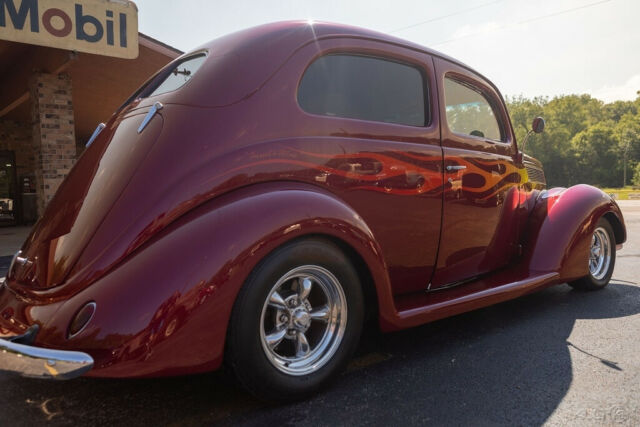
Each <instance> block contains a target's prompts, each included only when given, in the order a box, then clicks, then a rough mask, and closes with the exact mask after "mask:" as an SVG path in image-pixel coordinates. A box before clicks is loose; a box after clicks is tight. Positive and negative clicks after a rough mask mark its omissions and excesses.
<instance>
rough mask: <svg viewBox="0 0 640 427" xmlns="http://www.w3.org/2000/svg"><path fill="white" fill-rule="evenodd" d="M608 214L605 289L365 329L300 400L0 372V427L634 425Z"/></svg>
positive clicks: (634, 254) (170, 383) (204, 383)
mask: <svg viewBox="0 0 640 427" xmlns="http://www.w3.org/2000/svg"><path fill="white" fill-rule="evenodd" d="M620 205H621V207H622V209H623V213H624V215H625V220H626V223H627V228H628V241H627V243H626V244H625V247H624V249H623V250H622V251H620V252H619V253H618V259H617V265H616V270H615V272H614V276H613V280H612V282H611V284H610V285H609V286H608V287H607V288H606V289H605V290H603V291H600V292H592V293H584V292H577V291H573V290H572V289H571V288H570V287H568V286H566V285H561V286H556V287H553V288H550V289H547V290H544V291H542V292H539V293H536V294H533V295H529V296H527V297H524V298H521V299H518V300H514V301H510V302H507V303H503V304H499V305H497V306H493V307H489V308H486V309H482V310H479V311H475V312H471V313H467V314H464V315H460V316H456V317H454V318H450V319H445V320H441V321H438V322H435V323H432V324H429V325H425V326H422V327H418V328H414V329H411V330H407V331H402V332H398V333H392V334H386V335H380V334H378V333H376V332H375V331H371V332H370V333H368V334H367V336H366V337H365V338H364V339H363V342H362V344H361V347H360V349H359V351H358V354H357V356H356V357H355V358H354V360H353V362H352V363H351V365H350V367H349V369H348V370H347V372H345V373H344V374H343V375H341V376H340V377H339V378H338V379H337V381H335V383H334V384H332V386H331V387H330V388H329V389H328V390H326V391H324V392H323V393H321V394H320V395H318V396H316V397H315V398H313V399H311V400H308V401H304V402H299V403H296V404H290V405H280V406H278V405H269V404H266V403H263V402H260V401H257V400H255V399H254V398H252V397H251V396H249V395H247V394H246V393H245V392H244V391H242V390H241V389H240V388H239V387H238V386H237V385H236V384H235V383H234V381H233V379H231V378H229V377H228V376H227V375H226V374H225V373H224V372H216V373H212V374H207V375H198V376H191V377H179V378H164V379H147V380H105V379H89V378H81V379H78V380H74V381H69V382H48V381H42V380H32V379H24V378H19V377H16V376H13V375H9V374H6V373H0V425H12V426H13V425H34V424H44V423H47V424H51V425H75V424H83V425H89V424H100V425H102V424H110V425H113V424H117V425H120V424H122V425H124V424H126V425H140V424H162V425H167V424H168V425H175V424H180V425H183V424H186V425H200V424H223V425H225V424H234V425H236V424H244V425H276V424H278V425H309V424H310V425H361V424H381V425H385V424H391V425H407V424H409V425H416V424H436V425H443V424H447V425H450V424H455V425H460V424H463V425H495V424H502V425H505V424H508V425H514V424H516V425H539V424H549V425H580V426H583V425H602V424H607V425H639V424H640V356H639V355H640V339H638V334H639V333H640V201H623V202H621V203H620ZM1 234H2V233H0V239H4V240H3V242H1V243H0V247H4V246H6V245H7V244H8V243H7V242H8V239H9V237H8V236H4V235H1ZM3 245H4V246H3ZM16 249H17V248H16ZM5 255H6V254H5Z"/></svg>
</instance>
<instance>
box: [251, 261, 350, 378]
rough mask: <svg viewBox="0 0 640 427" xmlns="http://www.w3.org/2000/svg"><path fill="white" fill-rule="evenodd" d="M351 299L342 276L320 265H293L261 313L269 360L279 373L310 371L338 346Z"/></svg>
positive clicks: (269, 295)
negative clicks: (344, 287) (343, 283)
mask: <svg viewBox="0 0 640 427" xmlns="http://www.w3.org/2000/svg"><path fill="white" fill-rule="evenodd" d="M346 325H347V302H346V298H345V295H344V291H343V289H342V286H341V285H340V282H339V281H338V279H337V278H336V277H335V276H334V275H333V274H332V273H331V272H330V271H328V270H326V269H324V268H322V267H320V266H317V265H305V266H301V267H297V268H294V269H293V270H291V271H289V272H288V273H286V274H285V275H284V276H282V277H281V278H280V279H279V280H278V281H277V282H276V284H275V285H274V286H273V287H272V288H271V291H270V292H269V294H268V297H267V300H266V301H265V303H264V306H263V308H262V314H261V316H260V338H261V343H262V348H263V350H264V352H265V355H266V356H267V359H269V361H270V362H271V363H272V364H273V365H274V366H275V367H276V368H277V369H278V370H279V371H281V372H283V373H286V374H289V375H308V374H311V373H313V372H315V371H317V370H318V369H320V368H321V367H322V366H323V365H325V364H326V363H327V362H328V361H329V360H331V358H332V356H333V355H334V354H335V352H336V350H337V349H338V347H339V346H340V343H341V341H342V338H343V336H344V332H345V329H346Z"/></svg>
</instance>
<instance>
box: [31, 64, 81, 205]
mask: <svg viewBox="0 0 640 427" xmlns="http://www.w3.org/2000/svg"><path fill="white" fill-rule="evenodd" d="M30 88H31V117H32V125H33V127H32V129H33V130H32V137H33V146H34V151H35V153H34V154H35V156H34V157H35V166H36V167H35V171H36V173H35V178H36V191H37V193H38V212H39V214H40V215H42V213H43V212H44V207H45V206H46V204H47V203H48V202H49V201H50V200H51V198H52V197H53V195H54V194H55V192H56V190H57V189H58V187H59V186H60V183H62V180H63V179H64V178H65V177H66V176H67V174H68V173H69V171H70V170H71V167H72V166H73V164H74V162H75V160H76V141H75V130H74V121H73V103H72V101H71V100H72V96H71V79H70V77H69V76H68V75H66V74H60V75H57V76H56V75H52V74H44V73H34V75H33V76H32V79H31V83H30Z"/></svg>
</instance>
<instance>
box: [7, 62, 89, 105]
mask: <svg viewBox="0 0 640 427" xmlns="http://www.w3.org/2000/svg"><path fill="white" fill-rule="evenodd" d="M77 58H78V53H77V52H75V51H74V52H70V54H69V59H68V60H67V61H66V62H65V63H64V64H62V65H61V66H59V67H58V68H56V69H55V71H54V72H53V73H51V74H55V75H58V74H60V73H62V72H63V71H64V70H66V69H67V68H69V66H70V65H71V63H72V62H73V61H75V60H76V59H77ZM30 97H31V95H30V94H29V92H28V91H27V92H25V93H23V94H22V95H20V96H19V97H18V99H16V100H15V101H13V102H11V103H10V104H9V105H7V106H6V107H4V108H3V109H2V110H0V117H4V116H6V115H7V114H9V113H10V112H11V111H13V110H15V109H16V108H18V107H19V106H20V105H22V103H24V102H27V101H28V100H29V98H30Z"/></svg>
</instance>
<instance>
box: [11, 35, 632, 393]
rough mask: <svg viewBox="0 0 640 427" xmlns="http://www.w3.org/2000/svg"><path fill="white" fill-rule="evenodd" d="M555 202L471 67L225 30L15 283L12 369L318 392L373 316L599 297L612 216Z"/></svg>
mask: <svg viewBox="0 0 640 427" xmlns="http://www.w3.org/2000/svg"><path fill="white" fill-rule="evenodd" d="M543 125H544V122H543V121H542V120H541V119H536V120H535V121H534V126H533V129H532V131H535V132H539V131H541V130H542V127H543ZM545 187H546V183H545V175H544V172H543V170H542V166H541V164H540V162H538V161H537V160H535V159H534V158H532V157H530V156H528V155H527V154H525V153H524V152H523V141H521V142H520V143H519V144H518V143H517V142H516V139H515V135H514V131H513V128H512V125H511V122H510V119H509V115H508V113H507V109H506V107H505V103H504V100H503V98H502V96H501V95H500V92H499V91H498V89H497V88H496V87H495V86H494V85H493V84H492V83H491V82H490V81H489V80H487V79H486V78H484V77H483V76H482V75H480V74H478V73H477V72H475V71H474V70H473V69H471V68H470V67H468V66H466V65H464V64H462V63H460V62H459V61H457V60H455V59H452V58H448V57H446V56H445V55H442V54H440V53H438V52H436V51H433V50H430V49H427V48H424V47H422V46H419V45H416V44H412V43H409V42H405V41H402V40H400V39H396V38H393V37H390V36H387V35H384V34H379V33H376V32H373V31H368V30H364V29H359V28H352V27H347V26H341V25H335V24H326V23H310V22H286V23H276V24H269V25H264V26H260V27H256V28H253V29H248V30H244V31H241V32H238V33H235V34H231V35H228V36H225V37H222V38H219V39H217V40H214V41H212V42H210V43H209V44H206V45H204V46H203V47H201V48H198V49H196V50H194V51H192V52H190V53H187V54H185V55H183V56H181V57H180V58H178V59H176V60H175V61H173V62H172V63H170V64H169V65H168V66H166V67H165V68H164V69H162V70H160V71H159V72H158V73H157V74H156V75H155V76H153V77H152V78H151V79H150V80H149V81H148V82H147V83H145V84H144V85H143V86H142V87H141V88H140V89H139V90H138V91H137V92H136V93H135V94H134V95H133V96H132V97H131V98H130V99H129V100H127V101H126V102H125V103H124V105H123V106H122V107H121V108H120V109H119V110H118V111H117V112H116V113H115V114H114V115H113V116H112V117H111V119H110V120H109V121H108V122H107V123H106V125H101V126H100V127H98V129H97V130H96V132H95V133H94V135H93V136H92V138H91V140H90V141H89V144H88V147H87V148H86V150H85V152H84V153H83V154H82V156H81V157H80V159H79V160H78V161H77V163H76V165H75V166H74V168H73V169H72V171H71V172H70V174H69V176H68V177H67V178H66V180H65V181H64V182H63V183H62V185H61V186H60V188H59V190H58V192H57V194H56V195H55V197H54V198H53V199H52V200H51V201H50V203H49V204H48V206H47V208H46V211H45V212H44V215H43V216H42V218H41V219H40V220H39V222H38V223H37V225H36V226H35V227H34V229H33V231H32V232H31V234H30V236H29V237H28V239H27V241H26V242H25V243H24V245H23V246H22V248H21V249H20V251H19V252H18V253H17V254H16V256H15V257H14V261H13V263H12V265H11V267H10V270H9V272H8V274H7V277H6V280H5V282H4V283H3V284H2V286H1V288H0V333H1V336H2V339H0V350H1V351H0V369H3V370H7V371H14V372H19V373H22V374H23V375H26V376H35V377H49V378H73V377H76V376H79V375H82V374H86V375H88V376H94V377H150V376H162V375H178V374H186V373H197V372H204V371H210V370H214V369H217V368H219V367H220V366H221V365H222V364H223V362H225V363H226V364H227V365H228V366H229V367H230V368H231V370H232V371H233V372H234V373H235V375H236V376H237V378H238V379H239V381H240V382H241V383H242V384H243V385H244V386H246V387H247V388H248V389H249V390H251V391H252V392H253V393H255V394H257V395H258V396H262V397H266V398H269V399H282V400H286V399H295V398H300V397H304V396H306V395H308V394H309V393H311V392H313V391H315V390H317V389H318V388H319V387H320V386H321V385H323V384H325V383H326V382H327V381H328V380H329V379H330V378H331V377H333V376H334V375H335V374H336V373H337V372H339V371H340V369H341V368H342V367H343V366H344V365H345V363H346V362H347V361H348V359H349V357H350V355H351V354H352V352H353V351H354V349H355V347H356V346H357V344H358V340H359V336H360V334H361V330H362V327H363V324H365V322H364V321H365V318H367V319H368V318H370V319H374V320H375V322H377V325H378V326H379V327H380V328H381V329H382V330H383V331H393V330H399V329H403V328H408V327H411V326H415V325H420V324H423V323H426V322H431V321H434V320H436V319H441V318H444V317H447V316H452V315H455V314H458V313H462V312H466V311H469V310H473V309H476V308H479V307H484V306H487V305H490V304H495V303H498V302H501V301H505V300H508V299H511V298H515V297H518V296H521V295H524V294H527V293H530V292H533V291H536V290H539V289H542V288H544V287H547V286H551V285H555V284H561V283H569V284H570V285H571V286H573V287H575V288H578V289H584V290H595V289H601V288H603V287H604V286H606V285H607V283H608V282H609V280H610V278H611V275H612V272H613V268H614V263H615V255H616V249H617V248H620V247H621V245H622V243H623V242H624V241H625V238H626V232H625V226H624V221H623V218H622V214H621V212H620V209H619V208H618V206H617V204H616V203H615V202H614V201H613V200H612V199H611V198H610V197H609V196H608V195H607V194H605V193H603V192H602V191H600V190H598V189H596V188H593V187H590V186H587V185H577V186H574V187H571V188H553V189H549V190H547V189H545ZM375 322H374V325H375V324H376V323H375ZM370 323H371V322H368V323H366V324H367V327H372V325H371V324H370Z"/></svg>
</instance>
